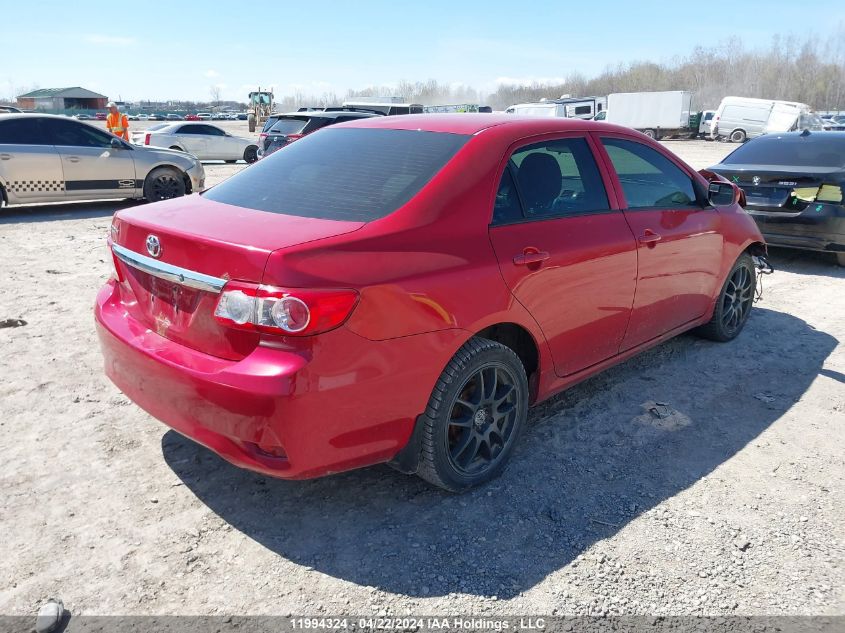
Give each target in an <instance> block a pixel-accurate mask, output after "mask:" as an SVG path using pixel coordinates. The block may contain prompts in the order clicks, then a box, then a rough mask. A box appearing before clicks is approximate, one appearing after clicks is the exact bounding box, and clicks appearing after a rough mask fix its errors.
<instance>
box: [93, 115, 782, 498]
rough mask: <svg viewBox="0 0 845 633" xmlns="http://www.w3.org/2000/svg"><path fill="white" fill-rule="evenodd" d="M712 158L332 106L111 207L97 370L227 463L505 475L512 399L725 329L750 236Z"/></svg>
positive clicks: (750, 292) (607, 133) (449, 484)
mask: <svg viewBox="0 0 845 633" xmlns="http://www.w3.org/2000/svg"><path fill="white" fill-rule="evenodd" d="M707 176H709V177H710V178H709V179H708V178H706V177H705V176H703V175H701V174H699V173H696V172H695V171H694V170H693V169H691V168H690V167H688V166H687V165H685V164H684V163H683V162H681V161H680V160H679V159H678V158H676V157H675V156H674V155H673V154H672V153H671V152H669V151H667V150H666V149H665V148H663V147H662V146H660V145H659V144H657V143H655V142H653V141H651V140H649V139H647V138H646V137H644V136H643V135H641V134H639V133H637V132H633V131H631V130H629V129H625V128H621V127H616V126H612V125H608V124H605V123H594V122H591V121H582V120H567V119H541V118H533V119H528V118H517V117H513V116H507V115H505V116H491V115H489V114H487V115H471V114H458V115H432V116H426V115H415V116H404V117H383V118H382V117H379V118H371V119H362V120H359V121H356V122H352V123H344V124H341V125H338V126H332V127H329V128H326V129H324V130H320V131H319V132H316V133H314V134H311V135H309V136H307V137H305V138H303V139H302V140H300V141H299V142H297V143H294V144H292V145H290V146H289V147H286V148H285V149H283V150H282V151H279V152H276V153H275V154H273V155H272V156H270V157H269V158H267V159H266V160H263V161H260V162H259V163H257V164H256V165H254V166H252V167H251V168H250V169H247V170H244V171H243V172H240V173H239V174H237V175H235V176H233V177H231V178H229V179H228V180H226V181H225V182H223V183H222V184H219V185H217V186H216V187H213V188H212V189H210V190H208V191H206V192H204V193H203V194H201V195H195V196H190V197H188V198H180V199H177V200H170V201H166V202H161V203H156V204H152V205H149V206H145V207H134V208H129V209H123V210H121V211H120V212H119V213H117V215H116V216H115V219H114V222H113V224H112V227H111V238H110V245H111V248H112V251H113V254H114V263H115V267H116V272H115V275H114V277H115V278H114V279H112V280H111V281H109V282H108V284H107V285H106V286H105V287H104V288H103V289H102V290H101V291H100V293H99V295H98V297H97V302H96V308H95V310H96V319H97V323H98V330H99V335H100V340H101V343H102V349H103V354H104V356H105V368H106V373H107V374H108V376H109V377H110V378H111V379H112V380H113V381H114V383H115V384H116V385H117V386H118V387H119V388H120V389H121V390H122V391H123V392H124V393H125V394H126V395H127V396H129V397H130V398H131V399H132V400H134V401H135V402H136V403H137V404H138V405H140V406H141V407H143V408H144V409H145V410H147V411H148V412H149V413H150V414H152V415H153V416H155V417H157V418H159V419H160V420H162V421H164V422H165V423H166V424H167V425H169V426H171V427H172V428H174V429H176V430H177V431H179V432H180V433H182V434H184V435H186V436H188V437H191V438H193V439H194V440H196V441H197V442H199V443H200V444H203V445H205V446H207V447H208V448H210V449H212V450H213V451H216V452H217V453H219V454H220V455H221V456H223V457H224V458H225V459H227V460H229V461H230V462H232V463H234V464H236V465H238V466H242V467H244V468H248V469H251V470H255V471H258V472H261V473H264V474H267V475H272V476H275V477H282V478H290V479H296V478H307V477H316V476H320V475H326V474H329V473H335V472H338V471H343V470H348V469H352V468H358V467H361V466H367V465H370V464H376V463H379V462H390V463H391V464H393V465H394V466H396V467H397V468H398V469H400V470H402V471H403V472H409V473H417V474H419V475H420V476H422V477H423V478H425V479H427V480H428V481H430V482H432V483H434V484H437V485H439V486H442V487H443V488H446V489H448V490H455V491H457V490H463V489H466V488H469V487H471V486H474V485H477V484H480V483H482V482H484V481H487V480H489V479H490V478H492V477H494V476H495V475H497V474H498V473H500V472H501V470H502V469H503V468H504V466H505V464H506V462H507V461H508V458H509V457H510V455H511V453H512V451H513V448H514V445H515V443H516V442H517V440H518V438H519V435H520V432H521V431H522V429H523V427H524V426H525V420H526V415H527V409H528V407H529V406H530V405H533V404H535V403H537V402H540V401H542V400H544V399H546V398H549V397H550V396H552V395H554V394H556V393H558V392H560V391H561V390H563V389H566V388H567V387H569V386H570V385H572V384H574V383H577V382H579V381H581V380H583V379H585V378H587V377H589V376H591V375H593V374H595V373H597V372H599V371H601V370H602V369H604V368H606V367H609V366H610V365H613V364H616V363H618V362H620V361H623V360H625V359H626V358H629V357H631V356H633V355H634V354H636V353H638V352H640V351H642V350H644V349H646V348H649V347H651V346H653V345H657V344H658V343H660V342H661V341H665V340H666V339H668V338H670V337H672V336H675V335H677V334H679V333H681V332H684V331H686V330H690V329H693V328H696V329H697V331H698V332H700V333H701V334H702V335H704V336H706V337H709V338H711V339H715V340H717V341H728V340H730V339H732V338H734V337H735V336H736V335H737V334H738V333H739V332H740V330H742V328H743V325H744V324H745V322H746V319H748V316H749V313H750V311H751V306H752V302H753V297H754V290H755V269H754V263H753V256H758V255H763V254H764V253H765V244H764V241H763V238H762V237H761V235H760V233H759V231H758V230H757V228H756V226H755V224H754V221H753V220H752V219H751V218H750V217H749V216H748V215H747V214H746V213H745V211H744V210H743V209H742V207H741V203H742V202H743V201H742V194H741V192H740V190H739V189H737V188H736V187H735V186H733V185H731V184H729V183H727V182H726V181H723V180H718V178H719V177H717V176H714V175H712V174H707Z"/></svg>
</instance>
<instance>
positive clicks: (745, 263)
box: [713, 253, 757, 341]
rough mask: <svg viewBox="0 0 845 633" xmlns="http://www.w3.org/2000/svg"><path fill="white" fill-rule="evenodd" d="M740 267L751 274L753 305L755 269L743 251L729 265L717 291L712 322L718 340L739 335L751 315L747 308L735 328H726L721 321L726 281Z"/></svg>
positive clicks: (755, 282) (755, 284) (728, 339)
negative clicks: (723, 280)
mask: <svg viewBox="0 0 845 633" xmlns="http://www.w3.org/2000/svg"><path fill="white" fill-rule="evenodd" d="M742 267H745V268H748V272H749V274H750V275H751V297H752V300H751V301H752V307H753V305H754V299H753V297H754V293H755V291H756V289H757V276H756V270H755V269H754V261H753V260H752V259H751V256H750V255H748V254H747V253H744V254H743V255H742V256H741V257H740V258H739V259H737V260H736V263H735V264H734V265H733V267H731V270H730V272H729V273H728V276H727V277H726V278H725V283H724V284H722V290H721V291H720V292H719V298H718V299H717V300H716V307H715V308H714V311H713V318H714V319H715V321H714V322H715V323H716V328H717V330H718V335H719V338H720V340H723V341H730V340H732V339H734V338H736V337H737V336H739V333H740V332H742V330H743V328H744V327H745V324H746V323H747V322H748V318H749V317H750V316H751V309H749V310H748V312H747V313H746V314H745V316H744V317H743V318H742V321H740V323H739V325H737V326H736V328H734V329H733V330H728V329H727V328H726V327H725V325H724V323H723V322H722V312H723V310H724V305H725V301H724V299H725V291H726V290H727V288H728V283H729V282H730V280H731V277H733V275H734V273H735V272H736V271H737V269H739V268H742Z"/></svg>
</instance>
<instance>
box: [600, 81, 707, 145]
mask: <svg viewBox="0 0 845 633" xmlns="http://www.w3.org/2000/svg"><path fill="white" fill-rule="evenodd" d="M700 115H701V113H700V112H693V110H692V93H691V92H687V91H686V90H669V91H665V92H617V93H614V94H611V95H608V97H607V115H606V116H605V119H604V120H605V121H607V122H608V123H615V124H616V125H624V126H625V127H630V128H634V129H635V130H639V131H640V132H642V133H643V134H645V135H646V136H649V137H651V138H654V139H660V138H666V137H669V136H685V137H688V138H695V137H696V136H698V128H699V123H700V120H701V116H700Z"/></svg>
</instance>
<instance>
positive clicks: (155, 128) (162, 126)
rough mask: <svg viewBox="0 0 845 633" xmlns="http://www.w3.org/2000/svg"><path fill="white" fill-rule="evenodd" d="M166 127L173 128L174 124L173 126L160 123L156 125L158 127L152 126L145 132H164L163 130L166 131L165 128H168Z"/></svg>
mask: <svg viewBox="0 0 845 633" xmlns="http://www.w3.org/2000/svg"><path fill="white" fill-rule="evenodd" d="M166 127H168V128H169V127H173V124H172V123H158V124H156V125H151V126H150V127H148V128H147V129H146V130H144V131H145V132H152V131H154V130H163V129H164V128H166Z"/></svg>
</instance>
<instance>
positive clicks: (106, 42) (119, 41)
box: [85, 33, 138, 46]
mask: <svg viewBox="0 0 845 633" xmlns="http://www.w3.org/2000/svg"><path fill="white" fill-rule="evenodd" d="M85 41H86V42H88V43H89V44H98V45H100V46H133V45H135V44H137V43H138V40H137V39H135V38H134V37H122V36H120V35H101V34H98V33H94V34H92V35H86V36H85Z"/></svg>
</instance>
